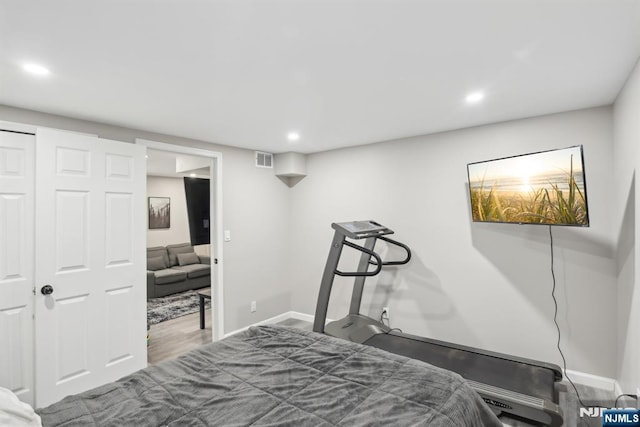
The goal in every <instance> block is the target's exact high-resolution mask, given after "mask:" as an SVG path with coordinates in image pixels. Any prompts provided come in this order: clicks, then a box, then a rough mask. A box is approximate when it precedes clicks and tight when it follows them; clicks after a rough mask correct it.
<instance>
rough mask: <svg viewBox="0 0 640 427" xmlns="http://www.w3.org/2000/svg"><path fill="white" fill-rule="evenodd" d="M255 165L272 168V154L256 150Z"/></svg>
mask: <svg viewBox="0 0 640 427" xmlns="http://www.w3.org/2000/svg"><path fill="white" fill-rule="evenodd" d="M256 166H257V167H259V168H272V167H273V154H271V153H264V152H262V151H256Z"/></svg>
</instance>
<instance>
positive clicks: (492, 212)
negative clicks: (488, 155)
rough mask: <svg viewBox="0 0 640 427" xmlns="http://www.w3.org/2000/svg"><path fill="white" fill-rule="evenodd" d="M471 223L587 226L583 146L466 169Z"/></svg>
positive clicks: (495, 161) (508, 158)
mask: <svg viewBox="0 0 640 427" xmlns="http://www.w3.org/2000/svg"><path fill="white" fill-rule="evenodd" d="M467 172H468V175H469V195H470V199H471V215H472V218H473V221H475V222H503V223H516V224H544V225H569V226H580V227H588V226H589V213H588V208H587V188H586V182H585V173H584V159H583V154H582V146H581V145H579V146H575V147H568V148H563V149H558V150H550V151H542V152H537V153H530V154H523V155H519V156H513V157H506V158H501V159H495V160H488V161H483V162H476V163H469V164H468V165H467Z"/></svg>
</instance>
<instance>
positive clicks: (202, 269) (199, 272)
mask: <svg viewBox="0 0 640 427" xmlns="http://www.w3.org/2000/svg"><path fill="white" fill-rule="evenodd" d="M172 270H180V271H184V272H185V273H187V277H189V279H195V278H196V277H203V276H209V275H210V274H211V266H210V265H208V264H189V265H182V266H179V267H172Z"/></svg>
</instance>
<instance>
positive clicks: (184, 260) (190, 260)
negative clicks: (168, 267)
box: [177, 252, 200, 266]
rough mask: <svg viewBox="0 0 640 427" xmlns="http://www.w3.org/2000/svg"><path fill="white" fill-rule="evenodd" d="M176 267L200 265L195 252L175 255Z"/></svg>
mask: <svg viewBox="0 0 640 427" xmlns="http://www.w3.org/2000/svg"><path fill="white" fill-rule="evenodd" d="M177 257H178V265H180V266H182V265H189V264H200V258H198V255H196V254H195V252H187V253H184V254H177Z"/></svg>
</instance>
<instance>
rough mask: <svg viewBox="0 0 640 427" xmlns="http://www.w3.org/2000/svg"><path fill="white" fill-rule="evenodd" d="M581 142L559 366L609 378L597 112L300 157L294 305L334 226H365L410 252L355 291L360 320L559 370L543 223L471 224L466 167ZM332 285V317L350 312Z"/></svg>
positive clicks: (605, 129)
mask: <svg viewBox="0 0 640 427" xmlns="http://www.w3.org/2000/svg"><path fill="white" fill-rule="evenodd" d="M576 144H583V145H584V150H585V151H584V153H585V169H586V174H587V178H586V179H587V186H588V198H589V204H590V218H591V227H589V228H567V227H564V228H563V227H555V228H553V234H554V241H555V273H556V278H557V297H558V301H559V323H560V326H561V328H562V346H563V348H564V351H565V353H566V356H567V363H568V368H569V369H573V370H577V371H583V372H588V373H592V374H596V375H602V376H607V377H614V376H615V372H616V337H615V333H614V332H613V331H615V327H616V321H615V310H616V301H615V295H616V282H615V261H614V247H613V246H614V239H613V237H612V236H613V234H614V233H613V231H614V228H613V225H612V221H611V209H610V206H611V204H612V202H613V194H612V191H611V189H612V186H613V179H612V178H613V177H612V174H611V170H612V124H611V109H610V108H596V109H590V110H583V111H577V112H570V113H564V114H557V115H551V116H545V117H538V118H532V119H527V120H519V121H512V122H507V123H501V124H496V125H490V126H483V127H478V128H472V129H465V130H459V131H455V132H447V133H441V134H436V135H431V136H421V137H415V138H408V139H403V140H398V141H391V142H385V143H379V144H374V145H368V146H362V147H358V148H350V149H342V150H335V151H330V152H324V153H318V154H313V155H310V156H308V159H307V173H308V175H307V177H306V178H305V179H303V180H302V181H301V182H300V183H298V184H297V185H296V186H295V187H294V188H293V189H292V196H293V199H292V216H291V223H292V225H291V227H292V237H291V238H292V244H291V246H292V249H291V254H290V256H291V257H292V259H294V262H293V263H292V268H293V271H292V278H293V279H292V280H293V290H294V297H293V309H294V310H296V311H301V312H305V313H313V312H314V311H315V303H316V297H317V291H318V286H319V282H320V277H321V274H322V270H323V267H324V262H325V260H326V257H327V253H328V250H329V244H330V242H331V238H332V235H333V233H332V229H331V228H330V224H331V222H340V221H350V220H359V219H374V220H377V221H379V222H381V223H382V224H384V225H386V226H388V227H390V228H392V229H394V230H395V231H396V235H395V236H396V238H397V239H398V240H400V241H403V242H405V243H407V244H408V245H409V246H410V247H411V248H412V249H413V255H414V257H413V259H412V260H411V262H410V264H409V265H407V266H406V267H405V268H399V269H397V270H396V271H391V272H389V273H386V274H383V275H381V276H380V277H379V278H378V279H377V280H372V281H370V282H368V283H369V286H368V287H367V288H366V291H365V296H364V300H363V310H362V311H363V312H365V313H368V314H370V315H372V316H373V317H379V315H380V311H381V307H382V306H383V305H387V306H389V307H390V311H391V324H392V326H393V327H399V328H402V329H403V330H404V331H405V332H409V333H413V334H417V335H423V336H428V337H433V338H436V339H442V340H446V341H451V342H457V343H462V344H466V345H471V346H477V347H481V348H485V349H489V350H494V351H499V352H504V353H509V354H515V355H519V356H523V357H529V358H534V359H539V360H544V361H548V362H553V363H557V364H561V360H560V356H559V354H558V351H557V349H556V346H555V342H556V331H555V327H554V325H553V321H552V318H553V301H552V299H551V295H550V294H551V287H552V282H551V274H550V255H549V249H550V248H549V228H548V227H546V226H533V225H522V226H520V225H509V224H478V223H472V222H471V220H470V212H469V201H468V192H467V184H466V182H467V171H466V165H467V163H469V162H474V161H481V160H487V159H492V158H498V157H504V156H509V155H516V154H522V153H527V152H532V151H539V150H546V149H553V148H562V147H567V146H571V145H576ZM351 283H352V281H351V280H346V279H345V280H341V279H340V278H339V279H336V283H335V285H334V292H333V295H332V299H331V304H332V305H331V307H330V309H329V317H331V318H339V317H342V316H343V315H345V313H346V312H347V310H348V300H349V296H350V292H351Z"/></svg>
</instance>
